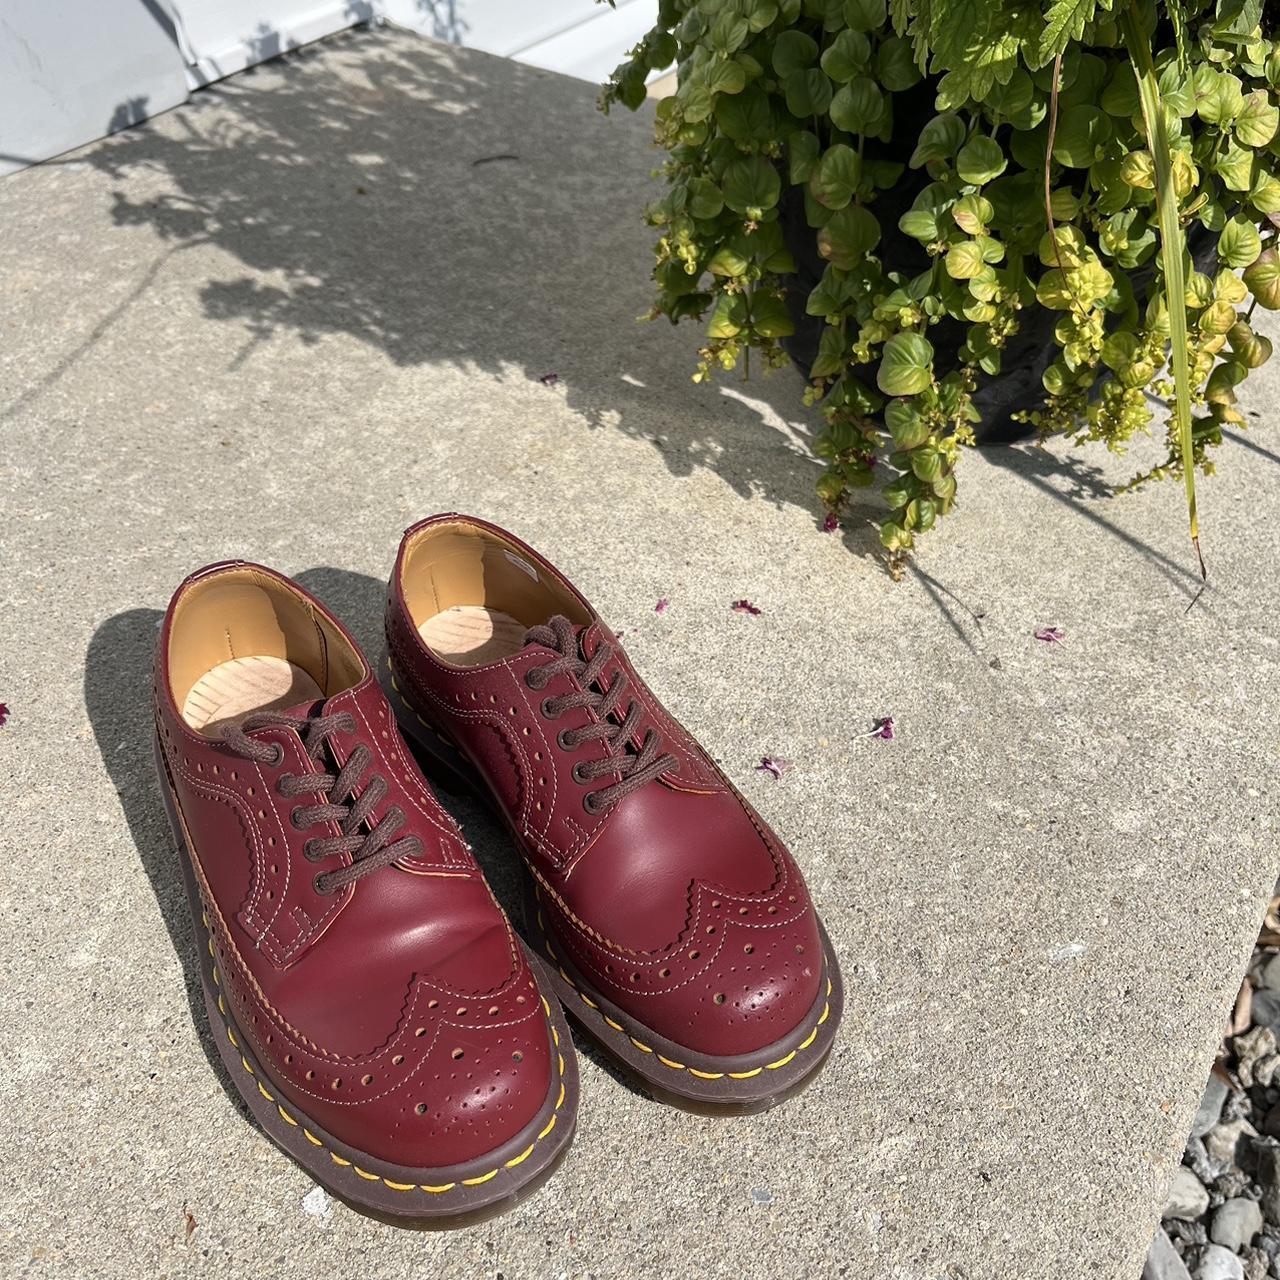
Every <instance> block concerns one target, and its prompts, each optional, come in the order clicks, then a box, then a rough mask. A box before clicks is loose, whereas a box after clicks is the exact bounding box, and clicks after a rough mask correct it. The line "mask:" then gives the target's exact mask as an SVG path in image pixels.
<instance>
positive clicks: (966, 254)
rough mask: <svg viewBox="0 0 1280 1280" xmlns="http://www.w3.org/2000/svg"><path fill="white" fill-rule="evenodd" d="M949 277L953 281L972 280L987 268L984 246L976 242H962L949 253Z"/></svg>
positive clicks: (952, 247) (955, 245)
mask: <svg viewBox="0 0 1280 1280" xmlns="http://www.w3.org/2000/svg"><path fill="white" fill-rule="evenodd" d="M946 261H947V275H949V276H950V277H951V278H952V279H953V280H972V279H973V278H974V277H975V276H978V275H981V274H982V271H983V269H984V268H985V267H986V265H987V262H986V259H985V258H984V257H983V256H982V246H981V245H980V244H979V243H978V242H977V241H976V240H961V241H960V243H959V244H953V245H952V246H951V248H950V249H949V250H948V251H947V259H946Z"/></svg>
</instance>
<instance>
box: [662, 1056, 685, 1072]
mask: <svg viewBox="0 0 1280 1280" xmlns="http://www.w3.org/2000/svg"><path fill="white" fill-rule="evenodd" d="M655 1056H656V1057H657V1059H658V1061H659V1062H660V1063H662V1065H663V1066H664V1067H670V1068H671V1070H672V1071H683V1070H684V1063H683V1062H672V1061H671V1059H670V1058H664V1057H663V1056H662V1054H660V1053H659V1054H657V1055H655Z"/></svg>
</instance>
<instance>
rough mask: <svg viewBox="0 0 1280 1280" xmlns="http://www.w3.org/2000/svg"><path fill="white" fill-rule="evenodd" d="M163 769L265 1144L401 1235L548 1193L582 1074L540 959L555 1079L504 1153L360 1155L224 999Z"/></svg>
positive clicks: (162, 769)
mask: <svg viewBox="0 0 1280 1280" xmlns="http://www.w3.org/2000/svg"><path fill="white" fill-rule="evenodd" d="M156 768H157V772H158V774H159V780H160V789H161V796H162V797H163V799H164V804H165V809H166V811H167V813H168V815H169V822H170V825H171V826H172V828H173V834H174V840H175V842H176V844H177V857H178V861H179V864H180V865H181V867H182V875H183V881H184V882H185V884H186V887H187V897H188V901H189V902H190V906H191V913H192V918H193V921H194V923H195V925H196V936H197V939H198V940H199V942H200V946H199V947H198V950H199V954H200V975H201V985H202V987H203V990H204V1003H205V1009H206V1012H207V1013H208V1016H209V1026H210V1028H211V1029H212V1031H213V1038H214V1042H215V1043H216V1044H217V1047H218V1056H219V1057H220V1058H221V1059H222V1062H223V1064H224V1066H225V1067H226V1069H227V1074H228V1076H229V1077H230V1080H231V1083H232V1084H233V1085H234V1087H235V1089H236V1092H237V1093H238V1094H239V1095H240V1096H241V1097H242V1098H243V1099H244V1101H245V1104H246V1105H247V1106H248V1108H249V1110H250V1111H251V1112H252V1114H253V1117H254V1119H255V1120H256V1121H257V1122H258V1124H259V1126H260V1127H261V1128H262V1129H263V1131H264V1132H265V1133H266V1134H267V1136H268V1137H269V1138H271V1140H272V1141H273V1142H275V1144H276V1145H277V1146H278V1147H280V1148H281V1150H282V1151H284V1152H285V1154H286V1155H288V1156H290V1157H291V1158H292V1159H293V1160H294V1161H295V1162H296V1163H297V1164H299V1165H301V1166H302V1168H303V1169H304V1170H305V1171H306V1172H307V1174H308V1175H310V1177H312V1178H313V1179H314V1180H315V1181H316V1182H318V1183H319V1184H320V1185H321V1186H323V1187H324V1188H325V1189H326V1190H327V1191H329V1192H330V1193H331V1194H332V1195H334V1196H336V1197H337V1198H338V1199H340V1200H342V1201H344V1202H345V1203H346V1204H348V1205H350V1206H351V1207H352V1208H353V1209H356V1210H357V1211H359V1212H361V1213H364V1214H367V1215H369V1216H372V1217H375V1218H378V1219H380V1220H382V1221H385V1222H390V1223H393V1224H395V1225H397V1226H406V1227H419V1228H428V1229H430V1228H446V1227H456V1226H469V1225H472V1224H474V1223H476V1222H482V1221H485V1220H486V1219H488V1218H491V1217H494V1216H496V1215H497V1214H500V1213H505V1212H506V1211H507V1210H508V1209H511V1208H513V1207H514V1206H515V1205H517V1204H519V1203H521V1202H522V1201H523V1200H525V1199H527V1198H528V1197H529V1196H530V1195H532V1194H533V1193H534V1192H535V1191H536V1190H537V1189H538V1188H539V1187H540V1186H542V1184H543V1183H544V1182H545V1181H546V1180H547V1179H548V1178H549V1177H550V1176H551V1175H552V1174H553V1173H554V1172H555V1170H556V1169H557V1168H558V1167H559V1164H560V1161H561V1160H562V1159H563V1158H564V1154H565V1152H566V1151H567V1150H568V1147H569V1144H570V1143H571V1142H572V1140H573V1134H574V1128H575V1124H576V1120H577V1111H578V1064H577V1058H576V1056H575V1054H574V1052H573V1043H572V1038H571V1037H570V1035H569V1028H568V1025H567V1024H566V1022H565V1020H564V1014H563V1012H562V1010H561V1007H560V1003H559V1000H558V998H557V997H558V993H557V991H556V988H555V985H554V983H553V982H552V981H551V975H550V973H549V971H548V969H547V966H546V965H545V964H544V963H543V962H542V961H541V960H540V959H539V958H538V956H536V955H535V954H533V953H532V952H531V951H530V949H529V948H528V947H527V946H526V947H525V953H526V955H527V956H528V958H529V962H530V967H531V968H532V970H533V973H534V976H535V978H536V979H537V982H538V988H539V991H540V993H541V996H542V1003H543V1008H544V1009H545V1011H546V1015H547V1032H548V1037H549V1041H550V1051H551V1061H552V1063H553V1064H554V1065H555V1067H556V1071H555V1074H554V1075H553V1078H552V1081H551V1086H550V1088H549V1090H548V1092H547V1096H546V1098H545V1099H544V1101H543V1103H542V1106H541V1107H540V1108H539V1110H538V1113H537V1114H536V1115H535V1116H534V1118H533V1119H532V1120H531V1121H530V1122H529V1123H528V1124H527V1125H526V1126H525V1127H524V1128H523V1129H522V1130H521V1131H520V1133H518V1134H516V1135H515V1137H513V1138H512V1139H510V1140H509V1141H507V1142H506V1143H504V1144H503V1145H502V1146H501V1147H499V1148H497V1149H496V1150H494V1151H492V1152H489V1153H488V1154H487V1155H485V1156H483V1157H481V1158H479V1159H477V1160H472V1161H468V1162H467V1163H465V1164H460V1165H449V1166H444V1167H440V1168H412V1167H408V1166H402V1165H395V1164H390V1163H388V1162H387V1161H385V1160H379V1159H376V1158H375V1157H373V1156H371V1155H369V1154H367V1153H365V1152H361V1151H358V1150H356V1149H355V1148H353V1147H350V1146H348V1145H347V1144H346V1143H344V1142H342V1141H341V1140H339V1139H338V1138H335V1137H334V1136H333V1135H332V1134H330V1133H328V1132H327V1131H326V1130H325V1129H324V1128H322V1127H321V1126H320V1125H318V1124H317V1123H316V1122H315V1121H313V1120H311V1119H310V1118H309V1117H307V1116H306V1115H305V1114H304V1113H302V1112H301V1111H300V1110H299V1109H298V1108H297V1107H296V1106H295V1105H294V1104H293V1103H291V1102H289V1101H288V1100H287V1099H286V1098H285V1097H284V1096H283V1094H282V1093H281V1092H280V1091H279V1089H278V1086H276V1084H275V1083H274V1081H273V1080H272V1079H271V1078H270V1076H269V1075H268V1074H267V1072H266V1071H265V1070H264V1068H263V1067H262V1065H261V1063H260V1062H259V1060H258V1059H257V1058H256V1056H255V1055H254V1053H253V1050H252V1048H251V1042H250V1041H249V1038H248V1037H247V1036H245V1035H244V1034H243V1033H242V1032H241V1031H240V1029H239V1027H238V1026H237V1025H236V1022H235V1020H234V1018H233V1017H232V1016H231V1012H230V1009H229V1008H228V1006H227V1002H226V1001H225V1000H223V998H222V995H221V990H220V988H221V976H220V974H219V972H218V967H217V964H216V961H215V958H214V947H213V938H212V936H211V933H210V928H211V926H210V921H209V917H208V914H207V911H206V907H205V903H204V899H203V897H202V894H201V891H200V888H199V884H198V881H197V877H196V873H195V869H194V866H193V863H192V859H191V856H190V854H189V852H188V848H187V840H186V834H185V830H184V828H183V825H182V821H181V818H180V817H179V815H178V812H177V806H176V803H175V801H174V798H173V794H172V788H171V785H170V781H169V776H168V769H167V766H166V765H165V762H164V759H163V756H162V755H161V753H160V750H159V744H158V743H157V744H156Z"/></svg>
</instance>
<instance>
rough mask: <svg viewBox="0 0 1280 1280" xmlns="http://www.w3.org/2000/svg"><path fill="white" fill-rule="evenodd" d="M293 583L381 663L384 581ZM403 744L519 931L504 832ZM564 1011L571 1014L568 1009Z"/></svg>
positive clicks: (516, 879) (593, 1057)
mask: <svg viewBox="0 0 1280 1280" xmlns="http://www.w3.org/2000/svg"><path fill="white" fill-rule="evenodd" d="M298 581H299V582H300V583H301V584H302V585H303V586H304V587H306V589H307V590H308V591H310V592H311V594H312V595H314V596H315V597H316V598H317V599H318V600H320V601H321V603H323V604H324V605H326V606H327V607H328V608H329V609H330V610H331V611H332V612H333V613H334V614H336V615H337V617H338V618H339V619H340V620H341V621H342V622H343V623H344V624H345V625H346V627H347V629H348V630H349V631H350V632H351V634H352V635H353V636H355V638H356V642H357V643H358V644H359V645H360V648H361V649H363V650H364V653H365V656H366V657H367V658H368V659H369V662H370V663H371V664H372V665H373V666H374V668H375V670H377V669H378V668H380V667H382V666H384V665H385V662H386V656H385V645H384V641H383V631H382V615H383V610H384V608H385V605H386V598H387V584H386V583H385V582H380V581H378V580H377V579H376V578H371V577H369V576H368V575H367V574H363V573H351V572H348V571H347V570H345V569H330V568H317V569H307V570H305V571H304V572H302V573H300V574H298ZM406 743H407V745H408V746H409V749H410V751H411V752H413V756H414V759H415V760H417V761H418V764H419V766H420V767H421V769H422V771H423V773H424V774H425V775H426V777H427V780H428V781H429V782H430V783H431V786H432V790H434V791H435V793H436V796H437V797H438V799H439V800H440V803H441V804H443V805H444V807H445V808H446V809H448V810H449V812H450V813H452V814H453V816H454V817H455V818H456V819H457V821H458V825H459V826H460V827H461V828H462V834H463V836H464V837H465V838H466V840H467V843H468V844H469V845H470V846H471V850H472V852H473V853H474V854H475V857H476V861H477V862H478V863H479V864H480V869H481V871H483V872H484V876H485V879H486V880H488V882H489V885H490V887H491V888H492V889H493V893H494V896H495V897H496V898H497V899H498V902H499V903H500V904H501V906H502V909H503V910H504V911H505V912H506V913H507V916H508V918H509V919H510V920H511V922H512V924H514V925H515V927H516V930H517V932H520V931H521V930H522V927H523V924H524V871H523V870H522V868H521V864H520V857H519V855H518V854H517V853H516V851H515V849H514V847H513V846H512V843H511V835H510V833H509V832H508V831H507V829H506V827H505V826H503V824H502V822H501V821H500V820H499V819H498V817H497V816H496V815H495V814H494V812H493V810H492V808H491V807H490V806H489V804H488V803H487V802H486V801H485V800H484V799H482V798H481V797H480V796H478V795H476V794H475V793H474V792H473V791H471V790H470V789H468V788H465V787H460V786H459V785H458V784H457V782H456V780H455V779H453V778H452V777H446V776H442V775H441V773H440V771H439V770H438V769H437V768H436V767H435V766H434V765H433V764H432V762H431V761H429V760H424V759H422V757H421V756H419V755H418V754H417V753H416V752H414V751H413V744H412V743H411V742H409V741H408V739H406ZM568 1012H569V1013H570V1014H572V1013H573V1010H572V1009H570V1010H568ZM570 1026H571V1029H572V1031H573V1043H574V1047H575V1048H576V1049H577V1051H578V1053H579V1054H581V1055H582V1057H584V1058H586V1059H588V1060H589V1061H590V1062H592V1063H594V1064H595V1065H596V1066H597V1067H599V1068H600V1070H601V1071H603V1072H605V1073H606V1074H607V1075H609V1076H612V1077H613V1079H614V1080H616V1081H617V1082H618V1083H619V1084H620V1085H622V1086H623V1087H624V1088H626V1089H628V1090H630V1091H631V1092H632V1093H634V1094H636V1095H637V1096H639V1097H642V1098H644V1099H645V1100H646V1101H648V1100H649V1095H648V1094H647V1093H646V1092H645V1091H644V1090H643V1089H640V1088H637V1086H636V1084H635V1082H634V1081H633V1080H632V1079H631V1078H630V1077H629V1076H628V1075H626V1074H625V1073H624V1072H622V1071H621V1070H620V1069H619V1068H618V1067H617V1066H616V1065H615V1064H614V1062H613V1059H612V1058H610V1057H609V1056H608V1055H607V1054H605V1053H604V1052H602V1051H601V1049H600V1048H599V1047H598V1046H597V1045H596V1043H595V1041H594V1040H592V1039H591V1038H590V1037H589V1036H588V1035H587V1034H586V1033H585V1032H584V1031H583V1030H582V1029H581V1028H580V1027H579V1026H578V1025H577V1024H576V1023H574V1022H573V1021H572V1019H571V1020H570Z"/></svg>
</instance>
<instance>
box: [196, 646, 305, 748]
mask: <svg viewBox="0 0 1280 1280" xmlns="http://www.w3.org/2000/svg"><path fill="white" fill-rule="evenodd" d="M323 696H324V695H323V694H322V693H321V691H320V686H319V685H317V684H316V682H315V681H314V680H313V679H312V678H311V677H310V676H309V675H307V673H306V672H305V671H303V669H302V668H301V667H295V666H294V665H293V663H292V662H289V661H288V660H287V659H285V658H271V657H266V656H260V657H248V658H233V659H232V660H231V661H230V662H221V663H219V664H218V665H217V666H216V667H214V668H213V670H212V671H206V672H205V673H204V675H202V676H201V677H200V679H199V680H197V681H196V682H195V684H194V685H193V686H192V689H191V692H190V693H189V694H187V700H186V702H184V703H183V705H182V718H183V719H184V720H185V721H186V722H187V723H188V724H189V725H190V726H191V727H192V728H193V729H194V730H196V732H197V733H204V734H210V735H211V736H212V734H215V733H216V732H217V730H218V728H219V727H220V726H221V725H223V724H225V723H226V722H227V721H228V720H241V719H243V718H244V717H245V716H247V715H250V714H252V713H253V712H254V711H280V710H283V709H284V708H285V707H294V706H297V705H298V703H300V702H310V701H312V700H314V699H316V698H320V697H323Z"/></svg>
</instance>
